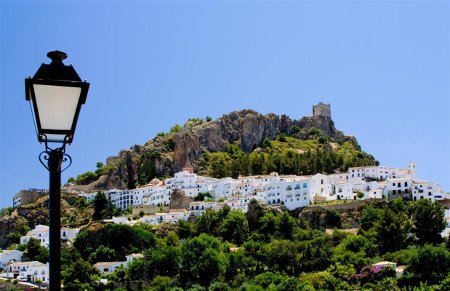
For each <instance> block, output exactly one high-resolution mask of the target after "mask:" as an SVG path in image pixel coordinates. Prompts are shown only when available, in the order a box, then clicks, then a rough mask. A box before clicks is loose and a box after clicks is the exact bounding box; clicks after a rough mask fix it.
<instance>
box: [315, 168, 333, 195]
mask: <svg viewBox="0 0 450 291" xmlns="http://www.w3.org/2000/svg"><path fill="white" fill-rule="evenodd" d="M333 195H334V186H333V184H332V183H331V181H330V179H329V178H328V176H327V175H323V174H320V173H319V174H315V175H314V176H312V177H311V182H310V197H311V200H315V199H316V197H318V198H319V199H325V200H336V198H335V197H332V196H333Z"/></svg>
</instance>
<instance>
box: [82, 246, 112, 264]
mask: <svg viewBox="0 0 450 291" xmlns="http://www.w3.org/2000/svg"><path fill="white" fill-rule="evenodd" d="M116 258H117V255H116V252H115V251H114V250H113V249H110V248H108V247H105V246H104V245H101V246H99V247H98V248H97V249H96V250H95V252H93V253H92V254H91V255H90V256H89V262H90V263H91V264H95V263H97V262H112V261H114V260H115V259H116Z"/></svg>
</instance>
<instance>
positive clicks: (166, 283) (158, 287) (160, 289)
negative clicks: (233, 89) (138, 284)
mask: <svg viewBox="0 0 450 291" xmlns="http://www.w3.org/2000/svg"><path fill="white" fill-rule="evenodd" d="M171 285H172V279H171V278H170V277H169V276H156V277H155V278H154V279H153V280H152V282H151V283H150V285H149V287H150V289H151V290H154V291H166V290H170V287H171Z"/></svg>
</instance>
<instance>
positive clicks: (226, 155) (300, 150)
mask: <svg viewBox="0 0 450 291" xmlns="http://www.w3.org/2000/svg"><path fill="white" fill-rule="evenodd" d="M207 120H208V121H205V120H203V119H200V118H194V119H190V120H188V121H187V122H186V123H185V124H184V126H179V125H175V126H174V127H172V128H171V130H170V132H169V133H159V134H158V135H157V136H156V137H154V138H153V139H151V140H149V141H148V142H146V143H145V144H144V145H142V146H141V145H135V146H132V147H131V148H130V149H129V150H122V151H120V152H119V154H118V155H117V156H116V157H109V158H107V164H106V165H105V166H102V165H100V167H98V169H97V171H96V172H95V173H94V172H88V173H84V174H82V175H80V176H78V178H77V179H76V180H75V179H71V181H73V182H75V183H76V184H78V186H76V187H75V188H77V189H79V190H84V191H90V190H94V189H111V188H117V189H126V188H128V189H132V188H135V187H136V186H138V185H144V184H146V183H148V182H149V181H150V180H151V179H153V178H155V177H164V176H170V175H173V173H175V172H177V171H179V170H181V168H182V167H183V166H184V165H185V163H186V161H187V160H189V162H190V163H191V164H192V166H193V167H194V170H195V171H196V172H197V173H199V174H201V175H209V176H213V177H216V178H222V177H225V176H232V177H237V176H239V175H257V174H267V173H270V172H272V171H276V172H278V173H280V174H297V175H300V174H315V173H317V172H324V173H332V172H334V171H345V170H347V168H348V167H350V166H365V165H374V164H376V163H377V161H376V160H375V159H374V157H373V156H371V155H369V154H367V153H365V152H363V151H361V148H360V146H359V144H358V142H357V140H356V139H355V138H354V137H351V136H346V135H344V133H342V132H341V131H339V130H337V129H336V128H335V126H334V122H333V120H332V119H331V118H330V117H325V116H312V117H303V118H301V119H299V120H295V119H291V118H290V117H288V116H286V115H281V116H278V115H275V114H272V113H271V114H267V115H263V114H260V113H258V112H256V111H253V110H241V111H235V112H231V113H229V114H225V115H223V116H222V117H220V118H218V119H216V120H214V121H212V120H210V118H207Z"/></svg>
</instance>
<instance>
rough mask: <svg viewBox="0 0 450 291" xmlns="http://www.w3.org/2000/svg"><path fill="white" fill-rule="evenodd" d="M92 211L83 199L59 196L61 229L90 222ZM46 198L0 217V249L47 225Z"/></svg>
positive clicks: (71, 195)
mask: <svg viewBox="0 0 450 291" xmlns="http://www.w3.org/2000/svg"><path fill="white" fill-rule="evenodd" d="M93 212H94V210H93V209H92V208H91V207H90V205H89V204H87V202H86V200H85V199H84V198H81V197H78V196H76V195H73V194H65V193H62V194H61V224H62V226H63V227H80V226H82V225H85V224H87V223H89V222H90V221H91V217H92V214H93ZM48 223H49V222H48V196H47V195H45V196H42V197H40V198H38V199H37V200H36V201H34V202H33V203H30V204H26V205H22V206H20V207H18V208H16V209H14V210H13V211H12V213H10V214H9V215H5V216H2V217H0V249H5V248H6V247H8V246H9V245H11V244H12V243H18V242H19V239H20V237H21V236H22V235H25V234H26V232H27V231H29V230H30V229H33V228H34V227H35V226H36V225H38V224H43V225H48Z"/></svg>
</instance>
